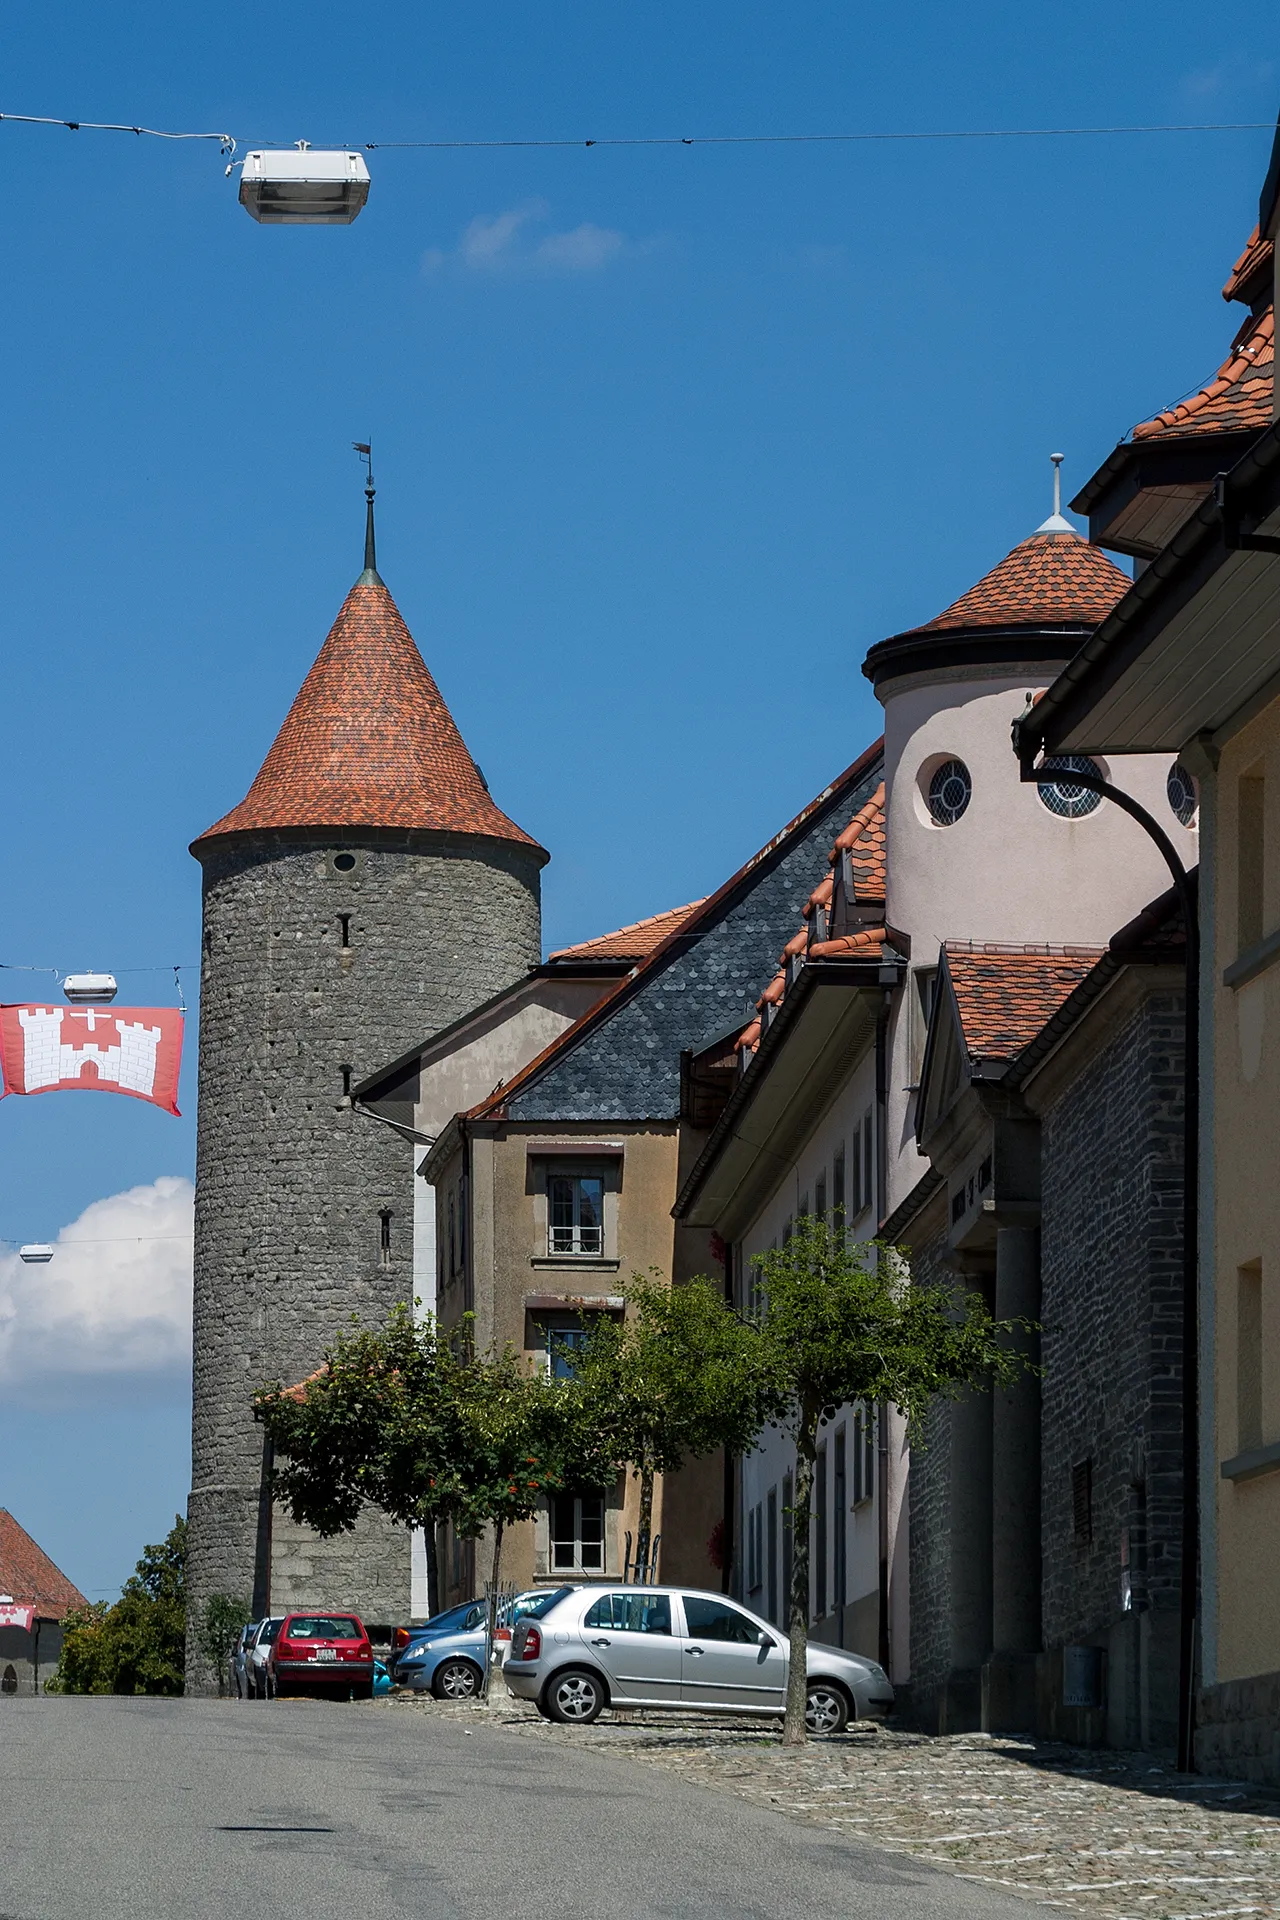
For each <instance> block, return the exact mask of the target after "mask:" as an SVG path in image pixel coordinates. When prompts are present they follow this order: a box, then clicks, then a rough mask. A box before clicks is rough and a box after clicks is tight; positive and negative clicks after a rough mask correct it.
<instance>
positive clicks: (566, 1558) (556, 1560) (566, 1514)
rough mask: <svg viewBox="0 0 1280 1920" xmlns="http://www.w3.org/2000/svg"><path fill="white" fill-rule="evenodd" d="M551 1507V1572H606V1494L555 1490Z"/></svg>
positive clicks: (550, 1503)
mask: <svg viewBox="0 0 1280 1920" xmlns="http://www.w3.org/2000/svg"><path fill="white" fill-rule="evenodd" d="M549 1506H550V1521H551V1571H552V1573H603V1572H604V1570H605V1567H604V1495H603V1494H600V1493H554V1494H552V1496H551V1499H550V1502H549Z"/></svg>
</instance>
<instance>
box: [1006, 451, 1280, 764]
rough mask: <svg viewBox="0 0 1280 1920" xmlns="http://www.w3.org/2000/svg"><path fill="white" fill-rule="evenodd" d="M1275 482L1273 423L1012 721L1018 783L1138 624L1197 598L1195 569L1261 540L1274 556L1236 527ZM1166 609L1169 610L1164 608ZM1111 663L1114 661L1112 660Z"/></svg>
mask: <svg viewBox="0 0 1280 1920" xmlns="http://www.w3.org/2000/svg"><path fill="white" fill-rule="evenodd" d="M1278 475H1280V421H1277V422H1276V423H1275V425H1274V426H1271V427H1267V428H1264V430H1263V431H1262V432H1261V433H1260V434H1259V435H1258V438H1257V439H1256V440H1255V441H1254V443H1253V445H1252V446H1251V447H1250V448H1249V451H1248V452H1247V453H1246V454H1245V455H1244V456H1243V457H1242V458H1241V459H1240V460H1238V461H1237V462H1236V464H1235V466H1234V467H1232V469H1231V471H1230V473H1228V474H1225V475H1224V474H1220V475H1219V477H1218V482H1217V484H1216V485H1215V487H1214V490H1213V492H1212V493H1211V494H1210V495H1209V497H1208V499H1207V500H1205V501H1204V502H1202V504H1201V505H1200V506H1199V507H1197V509H1196V511H1195V512H1194V513H1193V514H1192V515H1191V517H1190V519H1188V520H1185V521H1184V522H1183V524H1182V525H1181V526H1180V527H1179V528H1178V531H1177V532H1176V533H1175V534H1174V536H1173V538H1172V539H1171V540H1170V542H1169V544H1168V546H1166V547H1165V548H1164V549H1163V551H1162V552H1161V553H1160V555H1159V556H1158V558H1156V559H1155V560H1153V561H1152V562H1151V564H1150V566H1149V567H1147V569H1146V570H1145V572H1143V573H1142V574H1140V575H1139V577H1138V579H1136V580H1135V581H1134V583H1133V585H1132V586H1131V587H1130V589H1129V591H1128V592H1127V593H1126V594H1125V596H1124V598H1123V600H1121V601H1120V602H1119V604H1118V605H1117V606H1115V607H1114V608H1113V609H1112V611H1111V612H1110V613H1109V614H1108V615H1107V617H1106V619H1105V620H1104V621H1103V622H1102V624H1101V626H1100V627H1098V628H1097V630H1096V631H1095V632H1094V634H1093V635H1092V636H1091V638H1089V639H1088V640H1086V641H1085V643H1084V645H1083V646H1082V647H1081V648H1080V651H1079V652H1078V653H1077V654H1076V655H1075V656H1074V657H1073V658H1072V659H1071V660H1069V661H1068V662H1067V664H1066V666H1065V667H1063V669H1062V671H1061V673H1059V675H1058V677H1057V679H1056V680H1055V681H1054V682H1053V684H1052V685H1051V686H1050V687H1049V688H1048V689H1047V691H1046V692H1045V693H1044V694H1042V695H1041V697H1040V699H1039V700H1038V701H1037V702H1036V704H1035V706H1034V707H1032V708H1031V709H1030V711H1029V712H1027V713H1024V714H1023V715H1022V716H1021V718H1020V719H1018V720H1015V721H1014V723H1013V748H1014V752H1015V753H1016V754H1017V756H1018V759H1019V760H1020V761H1021V763H1022V767H1023V773H1024V777H1027V776H1029V773H1030V769H1031V768H1032V767H1033V766H1034V764H1035V761H1036V758H1037V756H1038V755H1039V754H1041V753H1043V752H1045V751H1046V750H1048V751H1053V749H1052V748H1047V743H1046V736H1047V735H1049V734H1050V733H1051V732H1052V731H1053V729H1054V724H1055V722H1056V723H1058V725H1059V726H1060V727H1065V726H1066V725H1067V724H1068V723H1069V722H1070V721H1071V720H1072V719H1074V718H1077V717H1078V716H1079V715H1080V713H1081V712H1082V711H1084V710H1086V709H1087V707H1088V705H1089V701H1090V698H1091V697H1092V696H1093V695H1095V694H1096V693H1097V692H1099V691H1101V689H1102V687H1103V686H1105V685H1106V684H1108V683H1107V681H1106V680H1105V679H1104V675H1105V674H1106V671H1107V669H1108V668H1109V667H1111V666H1112V665H1114V667H1115V672H1116V674H1117V675H1118V674H1119V673H1120V672H1122V671H1123V669H1124V667H1125V666H1127V665H1128V664H1129V663H1130V661H1131V660H1132V659H1133V658H1134V657H1136V655H1137V653H1138V652H1140V651H1141V650H1142V648H1143V647H1144V646H1145V645H1147V644H1148V641H1147V640H1144V639H1142V638H1141V637H1140V636H1141V632H1142V626H1143V623H1144V622H1145V621H1146V620H1147V619H1148V618H1150V619H1153V620H1159V619H1160V618H1162V617H1163V618H1165V619H1167V618H1168V617H1169V615H1170V614H1171V613H1173V612H1175V611H1176V610H1177V605H1178V604H1180V602H1178V601H1177V600H1176V596H1178V595H1179V594H1181V595H1182V598H1183V599H1184V600H1185V599H1190V597H1191V596H1192V594H1193V593H1195V592H1196V591H1198V589H1199V587H1200V585H1201V582H1200V581H1199V580H1198V579H1197V578H1196V571H1197V568H1198V567H1201V566H1203V565H1204V564H1205V563H1206V562H1207V561H1209V560H1212V562H1213V567H1212V568H1211V569H1210V570H1211V571H1212V570H1214V569H1216V567H1217V566H1218V565H1220V564H1221V562H1222V560H1223V559H1225V558H1226V556H1227V554H1229V553H1231V552H1235V551H1238V550H1239V549H1240V548H1241V547H1247V546H1248V545H1250V544H1251V543H1252V542H1254V541H1261V540H1263V539H1267V540H1268V544H1267V545H1266V546H1265V547H1263V548H1261V549H1260V550H1262V551H1266V552H1271V551H1272V550H1273V549H1274V550H1276V551H1280V541H1274V540H1270V539H1269V538H1268V537H1267V536H1262V535H1255V534H1252V533H1250V532H1248V531H1245V530H1244V529H1243V527H1242V522H1243V520H1244V519H1245V517H1246V515H1247V511H1248V508H1249V506H1250V504H1251V498H1250V497H1251V494H1252V492H1253V490H1254V489H1255V488H1257V487H1261V486H1262V485H1263V483H1264V482H1266V481H1267V480H1268V479H1271V478H1273V477H1276V476H1278ZM1169 601H1174V602H1175V604H1174V605H1172V606H1169V605H1166V604H1165V603H1166V602H1169ZM1116 655H1120V656H1121V657H1120V658H1119V659H1113V656H1116Z"/></svg>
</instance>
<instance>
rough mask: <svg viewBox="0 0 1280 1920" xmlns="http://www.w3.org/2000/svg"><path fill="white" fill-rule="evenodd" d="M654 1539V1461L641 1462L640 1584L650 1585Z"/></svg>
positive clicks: (638, 1582)
mask: <svg viewBox="0 0 1280 1920" xmlns="http://www.w3.org/2000/svg"><path fill="white" fill-rule="evenodd" d="M652 1539H653V1462H652V1461H651V1460H642V1461H641V1462H640V1518H639V1520H638V1522H637V1523H636V1564H635V1569H634V1572H635V1578H636V1584H637V1585H638V1586H642V1587H647V1586H648V1585H649V1543H650V1541H651V1540H652Z"/></svg>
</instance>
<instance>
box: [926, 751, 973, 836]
mask: <svg viewBox="0 0 1280 1920" xmlns="http://www.w3.org/2000/svg"><path fill="white" fill-rule="evenodd" d="M972 798H973V781H972V780H971V779H970V777H969V769H968V767H966V765H965V763H964V761H963V760H944V761H943V762H942V764H941V766H938V767H935V768H934V770H933V773H932V774H931V775H930V778H929V786H928V789H927V791H926V793H925V805H926V806H927V807H928V809H929V816H930V818H931V819H932V820H933V821H934V822H935V823H936V824H937V825H938V826H940V827H954V825H955V823H956V821H957V820H958V819H959V818H960V815H961V814H962V813H963V812H964V810H965V808H966V807H967V806H968V804H969V802H970V800H972Z"/></svg>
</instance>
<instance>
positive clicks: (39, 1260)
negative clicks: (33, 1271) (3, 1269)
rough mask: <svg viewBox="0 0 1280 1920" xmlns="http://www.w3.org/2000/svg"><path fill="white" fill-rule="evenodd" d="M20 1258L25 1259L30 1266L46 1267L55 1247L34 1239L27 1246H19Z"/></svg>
mask: <svg viewBox="0 0 1280 1920" xmlns="http://www.w3.org/2000/svg"><path fill="white" fill-rule="evenodd" d="M18 1258H19V1260H23V1261H25V1262H26V1264H27V1266H29V1267H44V1266H47V1265H48V1264H49V1262H50V1260H52V1258H53V1248H52V1247H50V1246H47V1245H45V1244H44V1243H43V1242H41V1241H32V1242H31V1243H29V1244H28V1245H27V1246H25V1247H19V1248H18Z"/></svg>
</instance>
